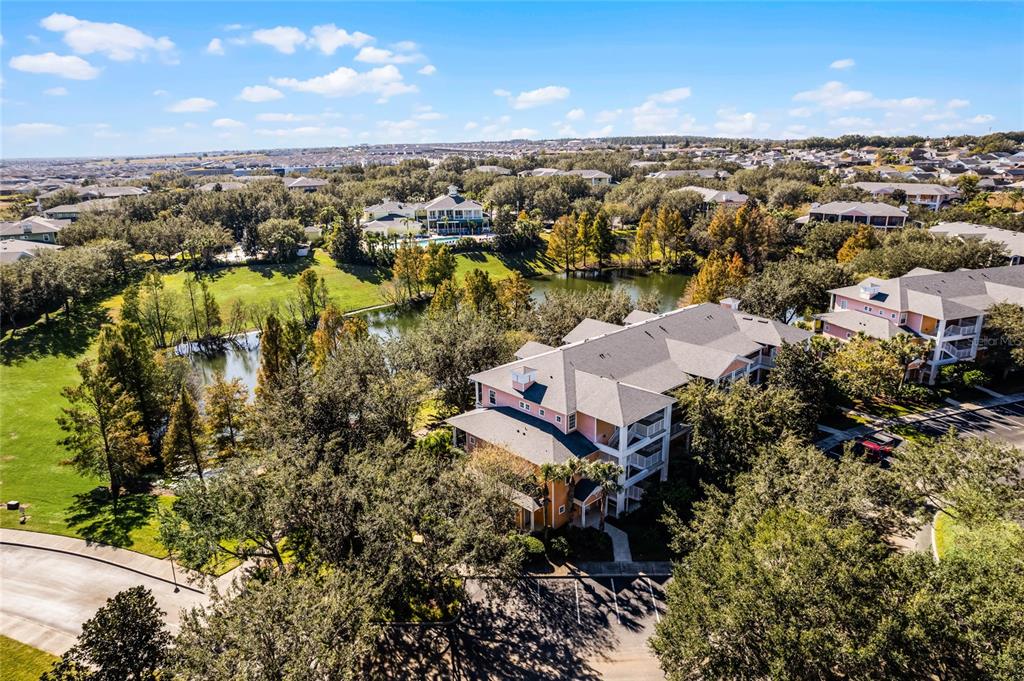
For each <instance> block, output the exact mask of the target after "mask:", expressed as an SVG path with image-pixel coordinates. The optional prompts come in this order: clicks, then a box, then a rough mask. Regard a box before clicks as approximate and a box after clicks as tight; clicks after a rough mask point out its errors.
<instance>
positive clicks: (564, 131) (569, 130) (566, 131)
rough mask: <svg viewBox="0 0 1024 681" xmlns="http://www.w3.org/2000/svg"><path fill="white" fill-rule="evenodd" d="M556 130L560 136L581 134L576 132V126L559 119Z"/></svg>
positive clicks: (577, 135)
mask: <svg viewBox="0 0 1024 681" xmlns="http://www.w3.org/2000/svg"><path fill="white" fill-rule="evenodd" d="M555 132H556V133H557V134H558V136H559V137H579V136H580V134H579V133H578V132H576V128H574V127H572V124H571V123H566V122H565V121H559V122H557V123H555Z"/></svg>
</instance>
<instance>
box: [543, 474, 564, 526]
mask: <svg viewBox="0 0 1024 681" xmlns="http://www.w3.org/2000/svg"><path fill="white" fill-rule="evenodd" d="M563 477H565V476H564V475H563V474H562V467H561V466H559V465H558V464H555V463H544V464H541V466H540V485H541V487H542V488H543V490H544V491H543V492H542V493H541V503H542V504H543V508H544V539H545V541H546V540H547V538H548V530H550V529H551V522H548V504H549V503H551V494H550V491H551V483H552V482H554V481H555V480H560V479H562V478H563ZM552 515H554V514H552ZM551 521H552V522H554V518H552V519H551Z"/></svg>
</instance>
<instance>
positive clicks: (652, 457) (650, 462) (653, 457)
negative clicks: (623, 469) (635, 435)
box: [629, 451, 661, 470]
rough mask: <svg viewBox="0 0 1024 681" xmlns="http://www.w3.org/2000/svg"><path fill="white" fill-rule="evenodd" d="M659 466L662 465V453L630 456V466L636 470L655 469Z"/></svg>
mask: <svg viewBox="0 0 1024 681" xmlns="http://www.w3.org/2000/svg"><path fill="white" fill-rule="evenodd" d="M659 464H661V452H660V451H658V452H654V453H652V454H647V455H644V454H640V453H637V454H630V455H629V465H630V466H633V467H634V468H639V469H640V470H646V469H648V468H653V467H655V466H657V465H659Z"/></svg>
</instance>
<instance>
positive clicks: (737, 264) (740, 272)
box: [685, 251, 747, 303]
mask: <svg viewBox="0 0 1024 681" xmlns="http://www.w3.org/2000/svg"><path fill="white" fill-rule="evenodd" d="M746 279H747V267H746V265H745V264H744V263H743V259H742V258H740V255H739V253H733V254H732V255H731V256H730V257H728V258H726V257H724V256H723V255H722V254H721V253H719V252H718V251H712V252H711V253H710V254H709V255H708V257H707V258H705V259H704V264H703V265H702V266H701V268H700V271H699V272H697V276H695V277H694V278H693V279H692V280H690V284H689V287H688V291H687V293H686V296H685V297H686V299H687V301H688V302H689V303H708V302H712V303H717V302H718V301H720V300H721V299H722V298H725V297H727V296H730V295H737V294H739V293H741V291H742V289H743V285H744V284H745V283H746Z"/></svg>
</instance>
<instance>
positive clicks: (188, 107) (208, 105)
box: [167, 97, 217, 113]
mask: <svg viewBox="0 0 1024 681" xmlns="http://www.w3.org/2000/svg"><path fill="white" fill-rule="evenodd" d="M215 106H217V102H215V101H213V100H212V99H207V98H206V97H189V98H188V99H182V100H179V101H177V102H175V103H174V104H171V105H170V106H169V107H167V110H168V111H170V112H171V113H200V112H202V111H209V110H210V109H212V108H213V107H215Z"/></svg>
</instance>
